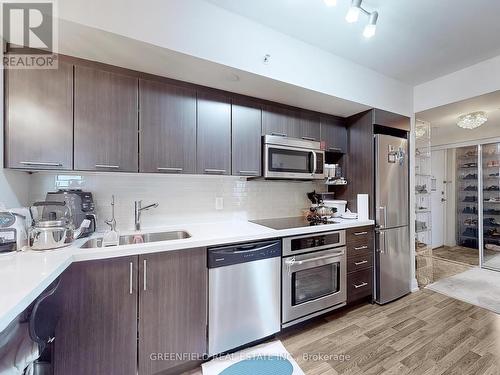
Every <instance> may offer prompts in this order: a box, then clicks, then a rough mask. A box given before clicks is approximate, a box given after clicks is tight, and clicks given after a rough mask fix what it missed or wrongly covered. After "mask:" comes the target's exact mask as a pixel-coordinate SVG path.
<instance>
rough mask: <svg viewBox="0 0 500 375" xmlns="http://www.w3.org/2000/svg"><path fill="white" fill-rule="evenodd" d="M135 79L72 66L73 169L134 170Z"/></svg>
mask: <svg viewBox="0 0 500 375" xmlns="http://www.w3.org/2000/svg"><path fill="white" fill-rule="evenodd" d="M137 81H138V80H137V78H135V77H131V76H125V75H121V74H117V73H112V72H109V71H104V70H99V69H95V68H90V67H84V66H78V65H77V66H75V146H74V155H75V169H76V170H87V171H121V172H137V170H138V116H137V111H138V108H137V107H138V98H137V96H138V82H137Z"/></svg>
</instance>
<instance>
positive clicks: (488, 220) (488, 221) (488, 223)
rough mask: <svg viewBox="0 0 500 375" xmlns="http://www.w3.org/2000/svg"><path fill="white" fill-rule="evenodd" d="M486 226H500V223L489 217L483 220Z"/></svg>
mask: <svg viewBox="0 0 500 375" xmlns="http://www.w3.org/2000/svg"><path fill="white" fill-rule="evenodd" d="M483 224H484V226H485V227H500V223H499V222H498V221H497V220H496V219H495V218H493V217H487V218H485V219H484V220H483Z"/></svg>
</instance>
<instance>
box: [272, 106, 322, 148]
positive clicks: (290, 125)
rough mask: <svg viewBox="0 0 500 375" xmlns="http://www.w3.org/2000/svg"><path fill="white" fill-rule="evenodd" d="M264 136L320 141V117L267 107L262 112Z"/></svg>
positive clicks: (281, 108)
mask: <svg viewBox="0 0 500 375" xmlns="http://www.w3.org/2000/svg"><path fill="white" fill-rule="evenodd" d="M262 131H263V134H264V135H265V134H268V135H278V136H283V137H291V138H302V139H306V140H311V141H318V142H319V140H320V124H319V116H317V115H316V114H313V113H308V112H305V111H304V112H302V111H298V110H297V111H296V110H292V109H288V108H284V107H279V106H271V105H266V106H264V107H263V110H262Z"/></svg>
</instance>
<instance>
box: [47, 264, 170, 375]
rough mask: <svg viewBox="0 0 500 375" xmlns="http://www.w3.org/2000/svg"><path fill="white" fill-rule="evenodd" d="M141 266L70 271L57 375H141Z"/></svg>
mask: <svg viewBox="0 0 500 375" xmlns="http://www.w3.org/2000/svg"><path fill="white" fill-rule="evenodd" d="M137 262H138V257H137V256H131V257H123V258H114V259H106V260H95V261H88V262H77V263H73V264H72V265H71V266H70V267H69V268H68V269H67V270H66V271H64V273H63V275H62V276H61V282H60V285H59V287H58V289H57V291H56V296H57V300H58V303H59V306H60V308H59V310H60V311H61V317H60V319H59V322H58V324H57V327H56V337H57V342H55V341H54V374H55V375H68V374H72V375H89V374H92V375H109V374H123V375H136V374H137V299H138V295H137V293H138V290H137V285H138V280H137V277H138V273H137V272H138V268H137ZM166 304H167V303H166Z"/></svg>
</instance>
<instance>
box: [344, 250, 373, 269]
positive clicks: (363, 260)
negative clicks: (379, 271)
mask: <svg viewBox="0 0 500 375" xmlns="http://www.w3.org/2000/svg"><path fill="white" fill-rule="evenodd" d="M371 267H373V254H371V253H370V254H364V255H361V256H357V257H352V258H349V259H347V273H351V272H356V271H359V270H364V269H365V268H371Z"/></svg>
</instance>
